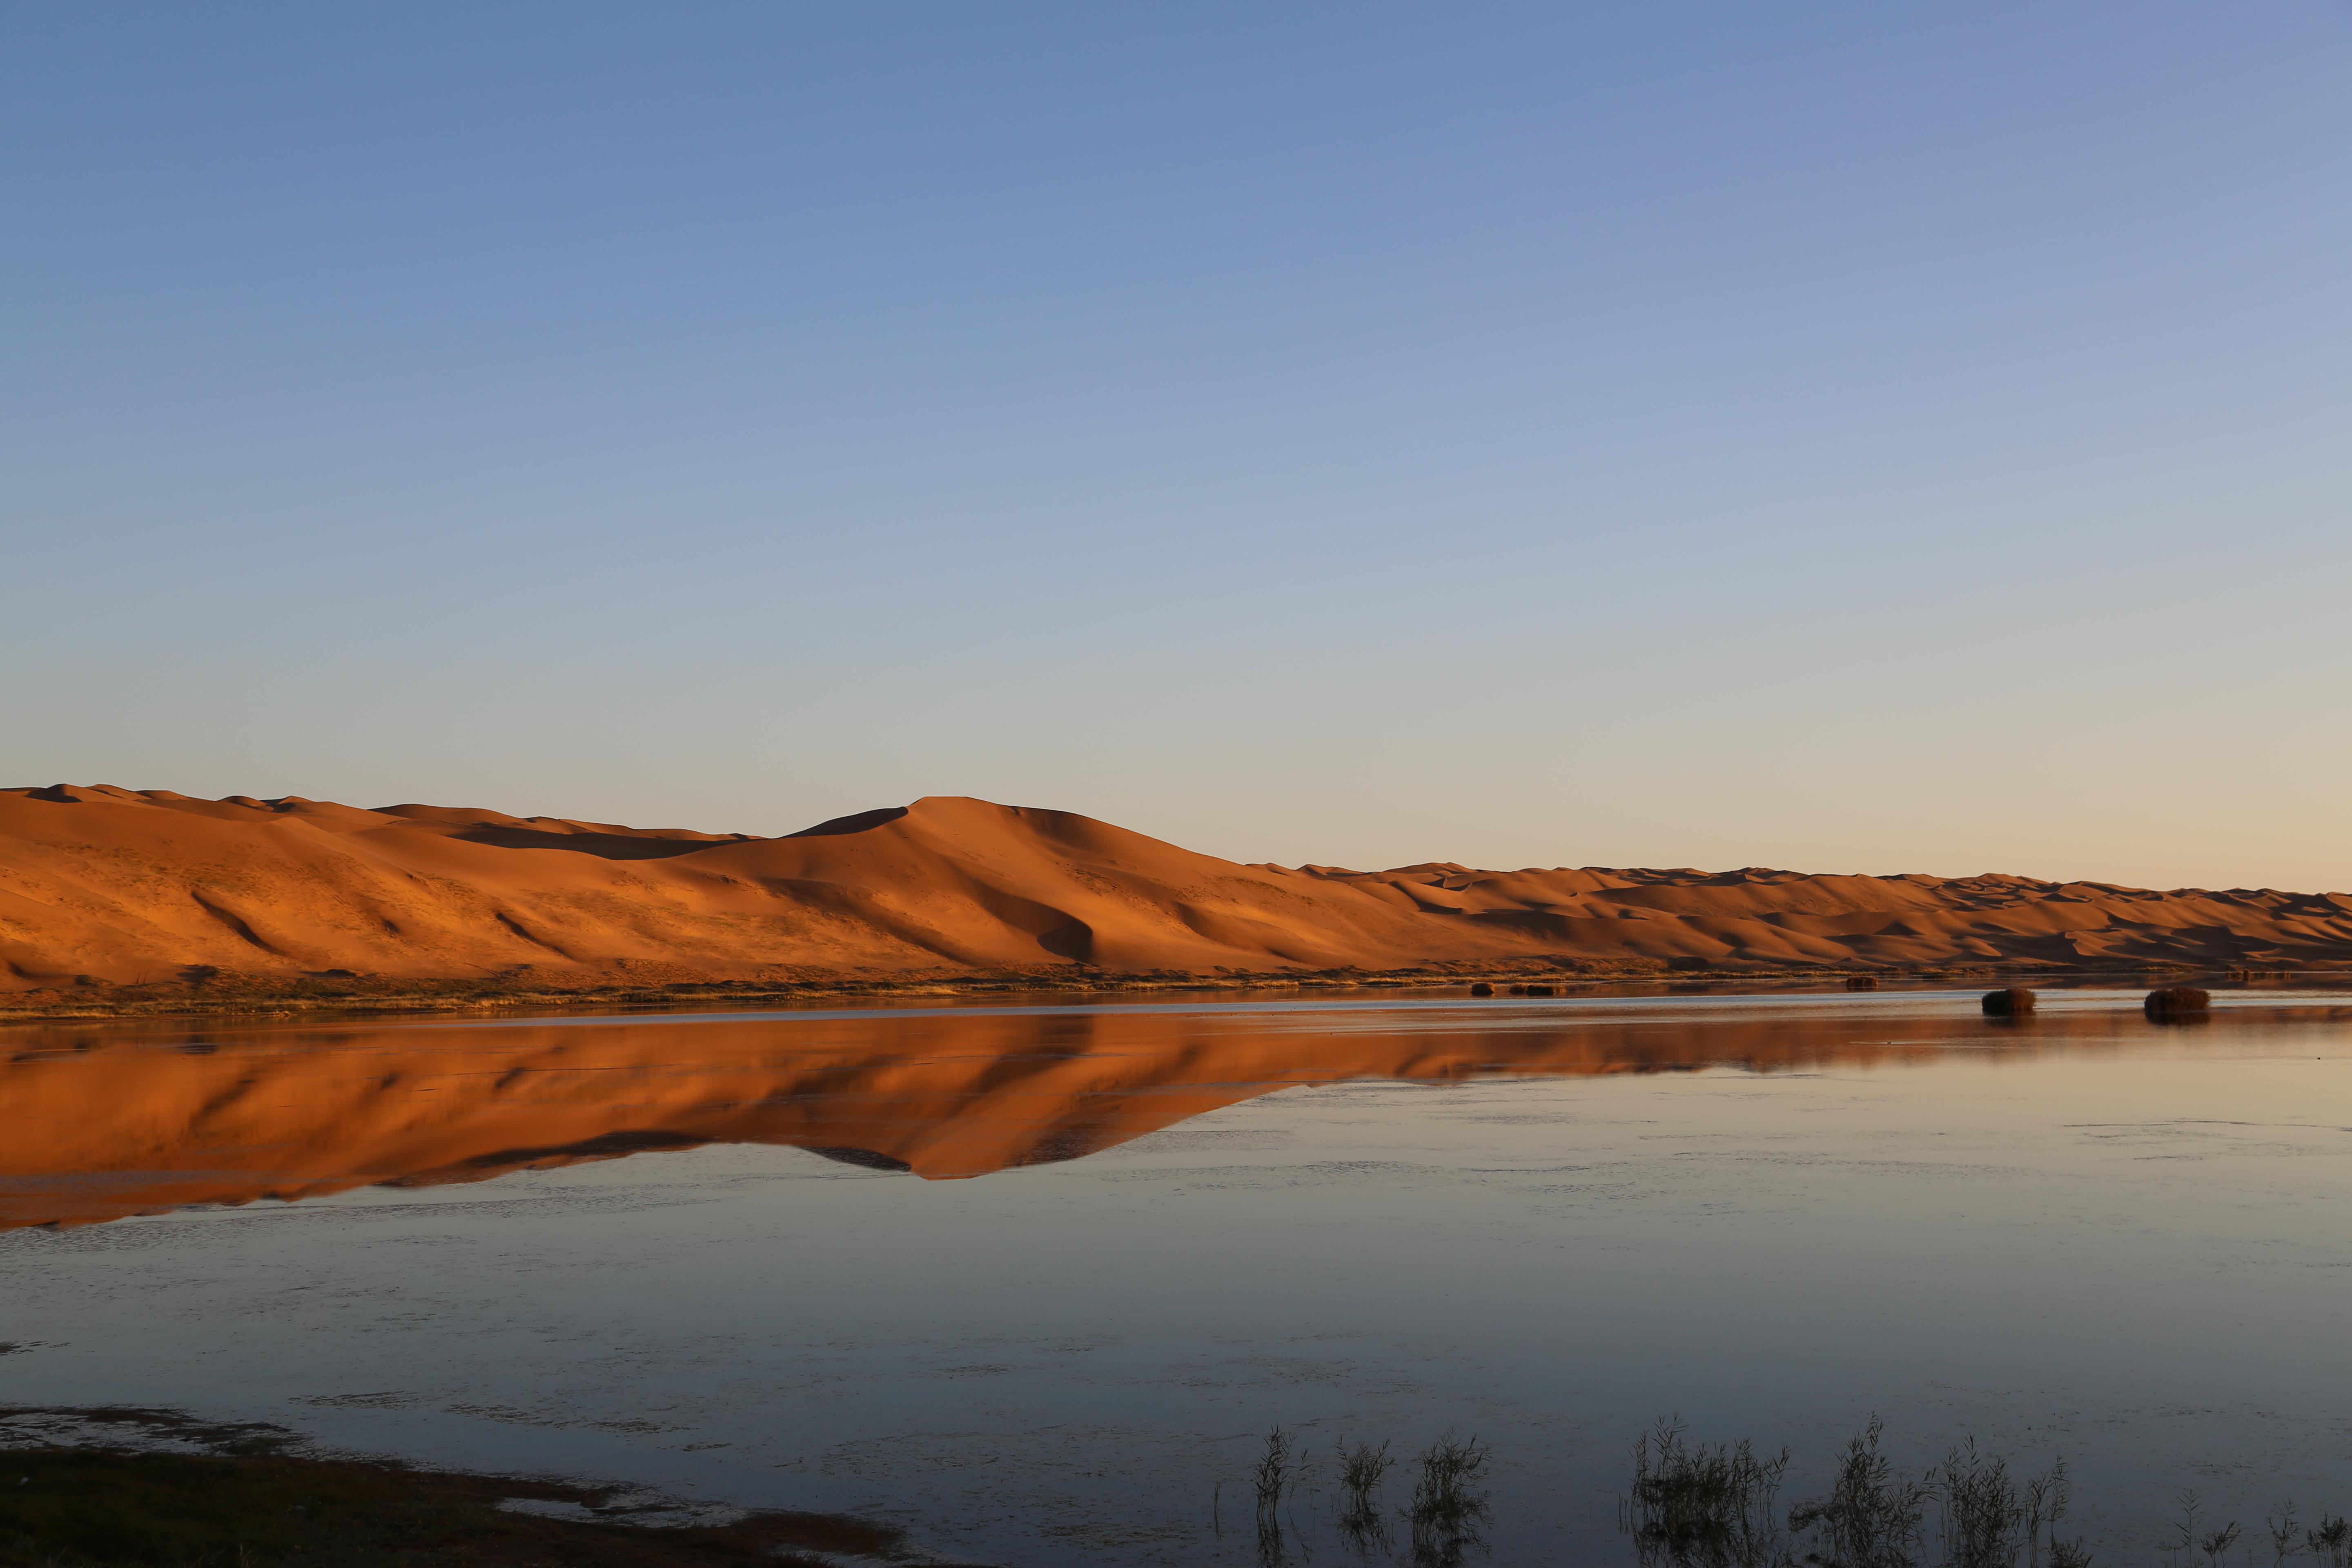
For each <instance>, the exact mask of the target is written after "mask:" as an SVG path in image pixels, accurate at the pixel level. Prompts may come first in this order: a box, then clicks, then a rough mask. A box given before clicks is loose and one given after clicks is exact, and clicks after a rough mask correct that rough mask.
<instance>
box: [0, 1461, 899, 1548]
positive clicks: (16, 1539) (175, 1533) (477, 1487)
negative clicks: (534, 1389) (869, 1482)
mask: <svg viewBox="0 0 2352 1568" xmlns="http://www.w3.org/2000/svg"><path fill="white" fill-rule="evenodd" d="M612 1495H613V1494H611V1493H610V1492H607V1491H602V1490H598V1489H593V1488H583V1487H568V1486H559V1485H553V1484H548V1483H541V1482H533V1481H519V1480H505V1479H499V1478H496V1477H489V1476H466V1475H449V1474H444V1473H438V1472H433V1471H425V1470H412V1469H406V1468H400V1467H397V1466H387V1465H379V1464H369V1463H365V1462H362V1461H357V1460H333V1459H306V1458H290V1457H288V1456H284V1455H274V1454H266V1455H247V1456H211V1455H192V1454H137V1453H121V1452H117V1451H113V1450H109V1449H101V1448H63V1447H59V1448H36V1449H12V1450H8V1451H6V1452H5V1453H0V1565H5V1568H134V1565H135V1568H150V1565H152V1568H274V1565H276V1564H280V1563H285V1564H295V1563H299V1564H302V1565H303V1568H559V1565H560V1568H672V1565H684V1564H699V1565H707V1568H720V1565H724V1564H729V1563H762V1564H766V1565H767V1568H830V1564H831V1561H832V1559H833V1557H834V1555H835V1554H843V1555H852V1556H861V1557H868V1558H873V1557H893V1556H898V1555H899V1554H900V1552H901V1542H900V1538H899V1536H898V1532H897V1531H892V1530H888V1529H886V1528H883V1527H880V1526H876V1525H870V1524H865V1523H861V1522H859V1521H855V1520H845V1519H835V1518H831V1517H829V1516H826V1515H822V1514H803V1513H756V1514H752V1515H751V1516H749V1517H747V1518H745V1519H741V1520H739V1521H736V1522H734V1523H732V1524H726V1525H715V1526H694V1527H686V1528H664V1529H645V1528H638V1527H635V1526H632V1525H630V1524H627V1523H625V1522H623V1520H625V1513H621V1514H619V1516H618V1517H616V1518H615V1519H614V1521H612V1522H602V1521H599V1522H593V1523H592V1522H584V1521H571V1520H562V1519H548V1518H541V1517H536V1516H534V1515H531V1514H527V1513H517V1512H512V1511H508V1510H501V1509H500V1508H499V1506H498V1505H499V1503H500V1502H501V1501H504V1500H509V1499H529V1500H540V1501H545V1502H557V1503H576V1504H579V1505H581V1506H583V1507H585V1508H590V1509H594V1508H598V1507H600V1506H605V1505H606V1500H607V1499H608V1498H609V1497H611V1496H612Z"/></svg>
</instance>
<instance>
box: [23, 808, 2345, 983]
mask: <svg viewBox="0 0 2352 1568" xmlns="http://www.w3.org/2000/svg"><path fill="white" fill-rule="evenodd" d="M1528 959H1549V960H1551V961H1554V962H1556V963H1560V964H1562V965H1563V966H1565V967H1568V968H1570V969H1581V970H1615V971H1622V970H1625V969H1627V968H1633V969H1641V968H1648V969H1659V968H1668V969H1713V970H1743V969H1786V968H1790V967H1803V966H1825V967H1831V968H1853V967H1857V966H1871V965H1920V964H1952V963H2007V964H2017V963H2027V964H2032V963H2040V964H2057V965H2066V966H2070V967H2073V966H2083V965H2090V966H2095V967H2102V966H2124V965H2142V964H2146V963H2152V962H2176V963H2190V964H2199V965H2242V964H2263V965H2280V964H2285V965H2297V966H2310V965H2336V964H2341V963H2346V962H2347V960H2352V898H2347V897H2346V896H2345V895H2342V894H2336V893H2329V894H2296V893H2281V892H2273V891H2271V890H2269V889H2262V890H2259V891H2249V890H2246V889H2234V890H2232V891H2230V892H2206V891H2202V890H2199V889H2178V890H2175V891H2172V892H2168V893H2159V892H2149V891H2144V890H2141V889H2131V888H2117V887H2111V886H2108V885H2107V884H2105V883H2097V882H2074V883H2064V884H2060V883H2052V882H2040V881H2035V880H2032V879H2029V878H2022V877H2010V876H1981V877H1969V878H1961V879H1939V878H1935V877H1924V876H1902V877H1844V876H1807V875H1803V874H1801V873H1798V872H1793V871H1771V870H1765V869H1762V868H1748V869H1745V870H1739V871H1726V872H1718V873H1707V872H1702V871H1696V870H1688V869H1683V870H1669V871H1658V870H1608V869H1596V868H1582V869H1570V868H1554V869H1551V870H1540V869H1527V870H1518V871H1481V870H1474V869H1472V868H1469V867H1466V866H1458V865H1454V864H1451V863H1433V864H1427V865H1421V866H1408V867H1402V868H1396V869H1393V870H1387V871H1372V872H1357V871H1349V870H1346V869H1343V868H1337V867H1329V866H1304V867H1300V868H1295V869H1293V868H1284V867H1280V866H1273V865H1265V866H1244V865H1238V864H1235V863H1234V862H1232V861H1229V860H1220V859H1217V858H1214V857H1213V856H1207V855H1197V854H1194V853H1192V851H1190V850H1185V849H1180V848H1178V847H1175V846H1174V845H1171V844H1165V843H1162V842H1160V840H1158V839H1156V838H1147V837H1144V836H1143V835H1141V834H1139V833H1130V832H1129V831H1127V830H1126V829H1124V828H1119V827H1113V826H1110V825H1109V824H1108V823H1103V822H1097V821H1095V820H1093V819H1092V818H1090V817H1085V816H1077V815H1076V814H1075V813H1071V812H1063V811H1041V810H1036V809H1034V808H1027V807H1013V806H1002V805H991V804H989V803H988V802H986V801H980V800H971V799H967V798H961V797H946V796H934V797H930V798H927V799H924V800H919V801H917V802H915V804H914V805H910V806H907V807H904V808H897V807H893V808H887V809H884V810H879V811H872V812H866V813H865V814H863V815H861V816H849V817H842V818H838V819H836V820H835V821H832V822H827V823H823V824H820V825H818V826H814V827H811V828H807V829H805V830H803V831H802V832H800V833H796V834H793V835H790V836H788V837H782V838H753V837H747V836H745V835H742V834H732V835H721V834H708V833H695V832H690V831H688V830H686V829H683V828H656V829H647V828H632V827H622V826H614V825H613V824H609V823H594V822H577V821H572V820H569V819H563V818H556V817H544V816H534V817H514V816H506V815H504V814H502V813H499V812H495V811H484V810H477V809H473V808H465V807H449V806H425V805H394V806H386V807H384V808H383V809H381V810H362V809H360V808H357V807H354V806H347V805H335V804H333V803H332V802H328V801H313V800H305V799H303V798H301V797H300V796H299V795H289V796H287V797H286V798H284V799H281V800H256V799H253V798H252V797H250V796H246V795H232V796H230V797H228V798H227V799H226V800H219V801H205V800H192V799H189V798H188V797H186V796H184V795H173V794H172V793H171V792H170V791H167V790H144V791H131V790H125V789H117V788H114V787H112V786H110V785H97V786H91V787H87V788H82V787H69V786H67V785H62V784H59V785H53V786H51V787H49V788H47V789H15V790H7V791H0V964H5V975H0V983H5V985H6V986H8V987H11V988H15V989H26V988H33V987H42V986H55V985H64V984H73V983H75V981H76V978H77V977H79V976H89V977H93V978H95V979H98V980H102V981H109V982H114V983H125V982H135V981H141V980H167V979H171V978H173V977H174V976H176V975H178V974H180V973H183V972H184V971H185V970H186V969H188V968H189V967H190V966H194V965H207V966H212V967H215V968H218V969H225V970H233V971H239V972H244V973H257V974H262V975H279V976H284V977H288V978H291V977H294V976H297V975H300V974H304V973H320V972H323V971H328V970H349V971H352V972H356V973H370V974H381V975H391V976H404V977H413V978H447V977H459V976H481V975H486V974H489V973H499V972H502V971H509V970H512V969H514V968H515V967H517V966H519V965H532V966H536V968H537V969H538V970H539V971H540V972H541V973H543V974H544V975H545V976H546V977H547V978H549V979H551V980H557V981H563V980H569V979H575V978H586V977H602V978H604V979H611V978H614V977H615V975H616V974H625V973H627V972H628V971H629V970H631V969H632V968H643V969H646V970H649V971H650V972H651V973H655V974H656V975H659V976H661V977H664V978H673V979H675V978H691V977H697V976H699V977H705V978H711V979H728V978H741V979H772V980H773V979H785V978H791V977H793V976H794V975H808V974H810V973H812V972H839V971H845V970H865V971H879V972H888V973H921V972H924V971H951V972H969V971H970V970H971V969H974V968H977V967H987V966H995V965H1024V966H1035V965H1040V964H1057V963H1058V964H1069V965H1074V966H1075V965H1092V966H1096V967H1097V968H1101V969H1108V970H1122V971H1139V970H1181V971H1192V972H1207V971H1211V970H1217V969H1229V970H1242V971H1249V972H1256V973H1265V972H1269V971H1279V970H1284V969H1292V970H1322V969H1333V968H1339V967H1344V966H1350V965H1352V966H1358V967H1361V968H1366V969H1398V968H1406V967H1412V966H1416V965H1422V964H1427V963H1474V964H1475V963H1489V962H1498V961H1505V960H1528Z"/></svg>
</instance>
